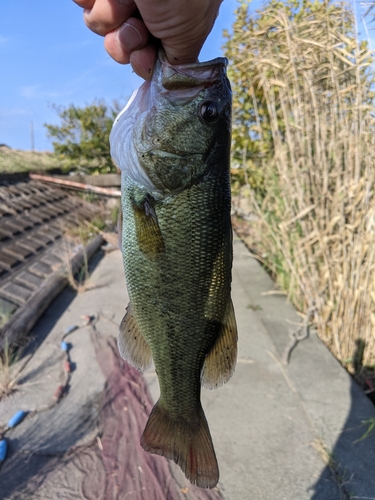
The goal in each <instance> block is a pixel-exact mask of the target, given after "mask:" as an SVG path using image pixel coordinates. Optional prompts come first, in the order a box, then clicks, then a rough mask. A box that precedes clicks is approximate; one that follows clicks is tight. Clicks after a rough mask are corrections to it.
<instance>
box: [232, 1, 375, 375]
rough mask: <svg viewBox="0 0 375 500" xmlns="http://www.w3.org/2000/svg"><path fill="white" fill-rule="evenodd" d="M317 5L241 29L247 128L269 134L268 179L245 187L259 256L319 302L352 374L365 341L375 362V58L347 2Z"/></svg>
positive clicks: (365, 360) (300, 301)
mask: <svg viewBox="0 0 375 500" xmlns="http://www.w3.org/2000/svg"><path fill="white" fill-rule="evenodd" d="M322 6H323V8H322V9H321V11H317V13H316V14H315V15H314V16H311V18H310V19H302V20H295V19H294V20H293V19H291V18H290V16H288V15H287V12H285V11H284V10H283V9H282V8H281V7H278V8H277V9H276V8H270V9H269V10H268V11H267V16H266V17H265V19H264V22H263V24H262V26H260V27H258V28H257V29H252V30H249V31H246V30H244V31H243V32H242V33H239V34H238V35H237V36H238V37H242V38H241V39H242V43H243V46H246V57H247V59H246V57H245V56H243V59H242V62H243V64H246V65H247V68H248V71H249V75H251V78H250V77H249V80H248V81H247V82H246V85H247V86H248V95H249V96H251V98H252V99H253V104H254V106H253V109H254V115H253V120H252V122H251V124H250V125H249V130H250V132H249V134H250V137H255V136H256V137H257V138H258V140H259V141H261V142H262V144H261V146H260V147H259V149H260V151H261V152H262V154H260V155H259V156H258V158H257V161H258V168H260V169H261V170H262V175H263V186H264V189H263V190H262V192H261V195H260V194H259V190H258V191H257V190H256V189H252V188H251V186H250V185H249V184H247V186H246V189H247V191H248V193H249V194H248V196H249V199H250V201H251V205H252V209H253V211H254V213H255V214H256V215H257V217H258V220H257V221H255V222H252V223H251V224H252V226H253V232H254V234H255V235H256V247H257V249H258V250H260V257H261V259H262V260H263V261H266V263H267V265H268V267H269V268H270V269H271V270H272V272H273V274H274V275H275V276H276V279H277V282H278V284H279V285H280V287H281V288H283V289H285V290H287V292H288V294H289V298H290V299H291V300H292V301H293V303H294V304H295V305H296V306H297V308H298V309H299V310H301V311H306V310H308V309H310V308H313V309H314V323H315V325H316V327H317V331H318V334H319V336H320V338H321V339H322V340H323V341H324V342H325V343H326V344H327V345H328V346H329V348H330V349H331V351H332V352H333V353H334V355H335V356H336V357H337V358H338V359H339V360H340V361H341V362H342V363H343V364H345V365H346V366H347V367H348V369H349V370H350V371H352V372H353V373H354V372H356V371H357V369H356V367H355V366H354V365H355V363H354V357H355V353H356V350H357V346H358V342H360V343H361V344H362V345H363V346H364V349H363V353H362V354H363V355H362V360H361V366H363V365H367V366H368V367H374V366H375V197H374V194H373V193H374V188H375V168H374V167H375V119H374V117H375V106H374V102H373V97H374V96H373V94H372V92H371V85H372V84H373V77H372V76H371V74H370V73H368V68H369V65H370V64H371V63H372V56H371V54H370V52H369V51H368V49H367V48H366V46H365V45H364V44H360V43H359V42H358V41H357V40H355V37H347V36H345V30H344V29H342V25H343V23H349V24H350V23H352V24H353V18H352V17H351V16H352V13H351V11H350V9H348V8H347V7H345V6H342V16H341V18H340V16H336V18H332V19H331V18H329V16H328V14H327V11H328V10H327V9H325V8H324V6H325V4H324V5H323V4H322ZM319 16H320V17H319ZM239 43H240V42H239ZM235 71H236V70H234V73H233V78H238V73H237V74H236V73H235ZM246 85H245V86H246ZM235 109H236V108H235ZM235 123H236V122H235ZM265 124H266V125H267V127H268V131H269V133H268V134H266V133H265ZM245 153H246V152H245ZM245 153H244V156H245ZM254 161H255V160H254Z"/></svg>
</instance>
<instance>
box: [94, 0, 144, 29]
mask: <svg viewBox="0 0 375 500" xmlns="http://www.w3.org/2000/svg"><path fill="white" fill-rule="evenodd" d="M87 1H88V0H87ZM135 10H136V5H135V2H134V1H133V0H96V1H95V3H94V5H93V7H92V8H91V9H85V10H84V20H85V23H86V25H87V27H88V28H90V30H91V31H93V32H94V33H97V34H98V35H102V36H105V35H106V34H107V33H109V32H110V31H113V30H115V29H116V28H118V27H119V26H121V25H122V24H123V22H124V21H126V20H127V19H128V18H129V17H131V15H132V14H133V12H134V11H135Z"/></svg>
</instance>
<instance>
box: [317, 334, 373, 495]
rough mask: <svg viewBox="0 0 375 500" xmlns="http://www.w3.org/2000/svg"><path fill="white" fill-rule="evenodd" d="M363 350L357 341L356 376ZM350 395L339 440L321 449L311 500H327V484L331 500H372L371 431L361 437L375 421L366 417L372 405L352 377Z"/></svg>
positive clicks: (361, 343)
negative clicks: (319, 470) (321, 466)
mask: <svg viewBox="0 0 375 500" xmlns="http://www.w3.org/2000/svg"><path fill="white" fill-rule="evenodd" d="M364 348H365V345H364V342H363V340H361V339H358V340H357V341H356V352H355V353H354V355H353V366H354V368H355V371H356V373H358V374H359V373H360V372H361V371H362V370H363V369H366V367H363V365H362V359H363V353H364ZM372 371H373V370H372ZM350 395H351V407H350V411H349V413H348V416H347V419H346V421H345V424H344V426H343V429H342V431H341V434H340V436H339V438H338V439H337V441H336V443H335V445H334V447H333V449H331V450H323V449H322V450H321V453H320V454H321V456H322V458H323V460H324V461H325V462H326V464H327V465H326V468H325V469H324V471H323V473H322V475H321V476H320V478H319V480H318V481H317V482H316V484H315V485H314V495H313V496H312V497H311V499H312V500H331V499H330V498H327V496H326V495H325V494H324V491H325V487H326V485H327V481H333V482H334V483H335V485H336V487H337V497H335V498H334V499H333V498H332V500H336V499H340V500H352V499H358V500H360V499H363V500H365V499H366V500H368V499H375V474H374V464H375V432H370V433H369V434H368V435H367V436H365V434H366V431H367V430H368V429H369V425H370V424H371V421H372V420H374V422H375V417H374V418H373V419H372V418H370V419H369V415H372V414H374V411H373V410H374V409H373V407H372V405H373V403H372V401H371V400H370V399H369V398H366V397H364V394H363V389H362V388H361V387H360V386H359V384H358V383H357V382H356V381H355V380H354V378H352V380H351V387H350ZM325 452H326V453H325Z"/></svg>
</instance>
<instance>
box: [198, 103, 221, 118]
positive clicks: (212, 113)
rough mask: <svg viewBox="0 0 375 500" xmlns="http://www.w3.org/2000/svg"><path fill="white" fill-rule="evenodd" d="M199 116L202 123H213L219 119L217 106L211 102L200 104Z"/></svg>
mask: <svg viewBox="0 0 375 500" xmlns="http://www.w3.org/2000/svg"><path fill="white" fill-rule="evenodd" d="M200 115H201V117H202V118H203V120H204V121H206V122H208V123H214V122H216V120H217V119H218V118H219V110H218V108H217V104H216V103H215V102H213V101H205V102H203V103H202V104H201V107H200Z"/></svg>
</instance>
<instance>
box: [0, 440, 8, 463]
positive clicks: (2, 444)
mask: <svg viewBox="0 0 375 500" xmlns="http://www.w3.org/2000/svg"><path fill="white" fill-rule="evenodd" d="M7 451H8V443H7V442H6V441H5V439H2V440H1V441H0V462H3V461H4V460H5V457H6V456H7Z"/></svg>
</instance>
